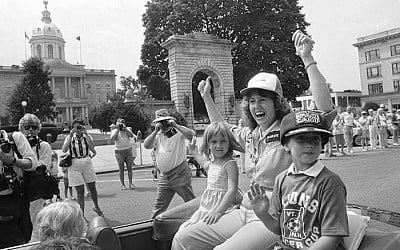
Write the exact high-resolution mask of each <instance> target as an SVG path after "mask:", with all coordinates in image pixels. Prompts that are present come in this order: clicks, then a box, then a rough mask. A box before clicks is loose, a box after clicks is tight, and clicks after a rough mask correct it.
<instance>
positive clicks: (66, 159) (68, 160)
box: [58, 145, 72, 168]
mask: <svg viewBox="0 0 400 250" xmlns="http://www.w3.org/2000/svg"><path fill="white" fill-rule="evenodd" d="M58 165H59V166H60V167H61V168H67V167H70V166H71V165H72V153H71V145H69V152H68V153H66V154H63V155H61V156H60V163H59V164H58Z"/></svg>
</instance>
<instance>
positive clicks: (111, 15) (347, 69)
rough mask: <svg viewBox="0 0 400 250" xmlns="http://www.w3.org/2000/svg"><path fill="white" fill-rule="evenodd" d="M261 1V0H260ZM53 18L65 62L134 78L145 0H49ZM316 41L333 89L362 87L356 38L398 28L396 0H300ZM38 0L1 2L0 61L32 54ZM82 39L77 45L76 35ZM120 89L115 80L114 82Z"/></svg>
mask: <svg viewBox="0 0 400 250" xmlns="http://www.w3.org/2000/svg"><path fill="white" fill-rule="evenodd" d="M260 1H262V0H260ZM48 2H49V3H48V10H49V11H50V13H51V18H52V21H53V23H54V24H55V25H57V26H58V28H59V29H60V30H61V33H62V34H63V37H64V40H65V41H66V44H65V55H66V60H67V61H68V62H70V63H72V64H76V63H78V62H79V61H80V53H79V51H80V46H81V54H82V64H84V65H86V68H91V69H114V70H115V72H116V75H117V83H118V78H119V77H120V76H129V75H132V76H134V77H135V76H136V70H137V69H138V67H139V65H141V61H140V50H141V46H142V44H143V41H144V35H143V34H144V27H143V22H142V15H143V14H144V12H145V4H146V2H147V0H83V1H82V0H63V1H62V0H49V1H48ZM299 5H300V6H303V9H302V13H303V14H305V19H306V21H307V22H309V23H310V26H309V27H308V28H307V32H308V33H309V34H310V35H311V36H312V38H313V39H314V40H315V42H316V43H315V47H314V52H313V55H314V58H315V60H316V61H317V62H318V66H319V68H320V70H321V72H322V73H323V74H324V75H325V77H326V79H327V81H328V82H329V83H331V86H332V88H333V90H334V91H343V90H345V89H359V90H360V89H361V86H360V75H359V74H360V73H359V66H358V53H357V48H356V47H354V46H353V45H352V44H354V43H355V42H356V40H357V38H359V37H362V36H367V35H371V34H374V33H378V32H382V31H386V30H390V29H394V28H400V18H399V14H398V10H399V9H400V1H399V0H385V1H381V0H299ZM43 10H44V5H43V1H42V0H0V20H2V22H1V23H2V24H1V25H0V36H1V37H0V65H2V66H10V65H13V64H17V65H18V64H21V63H22V61H24V60H25V48H26V51H27V56H28V57H29V56H30V47H29V44H28V41H27V40H26V39H25V38H24V32H25V31H26V33H27V34H28V36H29V37H31V34H32V29H33V28H34V27H36V26H37V25H39V24H41V21H40V19H41V17H42V14H41V12H42V11H43ZM77 36H80V37H81V43H79V41H78V40H76V37H77ZM117 87H118V84H117Z"/></svg>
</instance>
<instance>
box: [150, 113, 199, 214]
mask: <svg viewBox="0 0 400 250" xmlns="http://www.w3.org/2000/svg"><path fill="white" fill-rule="evenodd" d="M155 114H156V116H155V117H156V119H154V121H153V122H152V123H153V124H155V129H154V131H153V132H152V133H151V134H150V135H149V136H148V137H147V138H146V139H145V140H144V147H145V148H146V149H153V148H154V154H155V156H156V157H155V158H156V161H157V167H158V169H159V170H160V172H161V173H160V176H159V178H158V182H157V197H156V200H155V203H154V207H153V212H152V214H151V218H152V219H154V218H155V217H156V216H157V215H158V214H160V213H162V212H164V211H165V210H167V208H168V205H169V203H170V202H171V200H172V198H173V196H174V194H175V193H178V195H180V196H181V197H182V199H183V200H184V201H185V202H186V201H189V200H191V199H193V198H195V196H194V194H193V189H192V184H191V176H192V174H191V172H190V169H189V166H188V163H187V161H186V141H185V140H189V141H190V140H192V138H193V136H194V131H193V130H192V129H189V128H187V127H185V126H182V125H179V124H177V123H176V120H175V118H173V117H171V116H169V114H168V111H167V110H166V109H160V110H157V111H156V112H155Z"/></svg>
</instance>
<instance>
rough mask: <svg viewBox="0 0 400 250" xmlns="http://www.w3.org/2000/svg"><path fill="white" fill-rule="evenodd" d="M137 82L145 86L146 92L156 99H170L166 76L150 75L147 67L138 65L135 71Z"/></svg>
mask: <svg viewBox="0 0 400 250" xmlns="http://www.w3.org/2000/svg"><path fill="white" fill-rule="evenodd" d="M136 74H137V76H138V79H139V82H140V83H141V84H143V85H145V86H146V89H147V90H148V94H149V95H152V96H153V97H154V98H155V99H157V100H170V99H171V89H170V85H169V81H168V77H166V76H165V75H164V76H160V75H152V74H151V73H150V70H149V68H148V67H145V66H143V65H141V66H139V69H138V70H137V72H136Z"/></svg>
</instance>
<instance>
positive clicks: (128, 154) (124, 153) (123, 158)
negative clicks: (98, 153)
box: [115, 148, 133, 166]
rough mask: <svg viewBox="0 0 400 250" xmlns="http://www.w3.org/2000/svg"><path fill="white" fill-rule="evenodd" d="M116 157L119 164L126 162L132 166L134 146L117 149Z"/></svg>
mask: <svg viewBox="0 0 400 250" xmlns="http://www.w3.org/2000/svg"><path fill="white" fill-rule="evenodd" d="M115 158H116V159H117V162H118V165H121V164H122V165H123V164H124V163H126V165H127V166H132V164H133V156H132V148H127V149H122V150H115Z"/></svg>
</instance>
